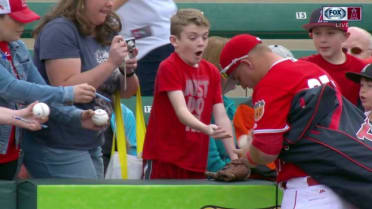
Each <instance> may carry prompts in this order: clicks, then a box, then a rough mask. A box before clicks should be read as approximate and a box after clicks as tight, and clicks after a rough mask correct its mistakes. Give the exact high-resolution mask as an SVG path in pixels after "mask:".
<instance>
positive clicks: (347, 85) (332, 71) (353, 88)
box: [301, 54, 366, 105]
mask: <svg viewBox="0 0 372 209" xmlns="http://www.w3.org/2000/svg"><path fill="white" fill-rule="evenodd" d="M301 59H303V60H306V61H309V62H312V63H315V64H317V65H318V66H320V67H321V68H323V69H324V70H325V71H327V72H328V74H329V75H331V77H332V78H333V79H334V80H335V81H336V83H337V86H338V88H339V89H340V91H341V94H342V95H343V96H344V97H346V98H347V99H348V100H349V101H351V102H352V103H353V104H354V105H358V99H359V88H360V85H359V84H357V83H355V82H353V81H351V80H349V79H348V78H346V75H345V74H346V72H356V73H360V71H361V70H362V69H363V68H364V66H365V65H366V64H365V63H364V62H363V61H362V60H360V59H358V58H356V57H354V56H352V55H349V54H346V61H345V62H344V63H343V64H340V65H334V64H331V63H329V62H327V61H326V60H325V59H323V57H322V56H321V55H320V54H316V55H312V56H309V57H304V58H301Z"/></svg>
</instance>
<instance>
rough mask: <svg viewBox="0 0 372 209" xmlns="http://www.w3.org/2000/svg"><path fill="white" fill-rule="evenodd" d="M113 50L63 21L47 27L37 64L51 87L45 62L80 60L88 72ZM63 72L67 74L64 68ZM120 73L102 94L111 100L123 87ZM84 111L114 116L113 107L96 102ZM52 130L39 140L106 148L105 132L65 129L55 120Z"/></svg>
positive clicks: (39, 40)
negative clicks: (96, 110)
mask: <svg viewBox="0 0 372 209" xmlns="http://www.w3.org/2000/svg"><path fill="white" fill-rule="evenodd" d="M108 50H109V47H108V46H103V45H101V44H99V43H98V42H97V41H96V40H95V39H94V38H93V37H91V36H87V37H84V36H82V35H80V33H79V31H78V29H77V27H76V26H75V25H74V24H73V23H72V22H71V21H70V20H68V19H66V18H64V17H60V18H57V19H54V20H52V21H51V22H49V23H48V24H46V25H45V26H44V28H43V30H42V31H41V32H40V34H39V36H38V37H37V40H36V42H35V51H34V53H35V54H34V62H35V65H36V67H37V68H38V69H39V71H40V73H41V75H42V76H43V77H44V79H45V80H46V81H47V82H48V83H49V80H48V77H47V74H46V70H45V60H48V59H64V58H80V59H81V64H82V69H81V72H85V71H88V70H90V69H92V68H94V67H96V66H97V65H99V64H100V63H102V62H104V61H106V60H107V58H108V55H109V54H108V53H109V51H108ZM60 70H63V69H62V68H61V69H60ZM119 75H120V73H119V72H118V71H115V72H114V73H113V75H112V76H111V77H110V78H109V79H107V80H106V82H105V84H104V85H102V86H101V87H100V88H99V89H98V91H100V92H101V93H103V94H105V95H106V96H108V97H110V95H111V94H112V93H113V92H114V90H115V89H117V88H119V87H120V78H119ZM76 106H77V107H79V108H81V109H97V108H103V109H105V110H106V111H108V113H109V115H111V112H112V106H111V104H109V103H107V102H105V101H104V100H102V99H99V98H96V99H95V100H94V101H93V102H91V103H89V104H79V105H76ZM48 126H49V128H48V129H44V130H42V131H39V132H36V133H35V134H34V136H36V138H37V140H38V141H40V142H42V143H44V144H47V145H48V146H51V147H57V148H72V149H84V150H86V149H91V148H95V147H97V146H100V145H102V143H103V134H102V132H95V131H89V130H86V129H82V128H79V127H75V128H70V127H64V126H63V125H60V124H58V123H56V121H54V120H53V118H50V119H49V121H48Z"/></svg>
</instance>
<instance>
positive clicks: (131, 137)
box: [111, 104, 137, 156]
mask: <svg viewBox="0 0 372 209" xmlns="http://www.w3.org/2000/svg"><path fill="white" fill-rule="evenodd" d="M121 112H122V116H123V122H124V130H125V135H126V137H127V139H128V140H127V141H128V142H129V150H127V153H128V154H130V155H135V156H136V155H137V137H136V117H135V116H134V113H133V112H132V110H130V109H129V108H128V107H127V106H125V105H124V104H121ZM111 128H112V131H113V132H114V133H115V132H116V123H115V114H114V112H113V113H112V117H111Z"/></svg>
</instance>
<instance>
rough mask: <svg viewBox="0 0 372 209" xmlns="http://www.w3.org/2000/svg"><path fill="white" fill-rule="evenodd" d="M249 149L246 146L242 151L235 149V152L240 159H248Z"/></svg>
mask: <svg viewBox="0 0 372 209" xmlns="http://www.w3.org/2000/svg"><path fill="white" fill-rule="evenodd" d="M249 147H250V146H245V147H242V148H240V149H233V152H234V153H236V154H237V155H238V157H239V158H246V156H247V152H248V151H249Z"/></svg>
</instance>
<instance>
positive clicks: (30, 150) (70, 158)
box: [22, 138, 104, 179]
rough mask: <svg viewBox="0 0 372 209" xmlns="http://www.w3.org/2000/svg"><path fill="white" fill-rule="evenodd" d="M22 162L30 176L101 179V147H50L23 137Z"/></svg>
mask: <svg viewBox="0 0 372 209" xmlns="http://www.w3.org/2000/svg"><path fill="white" fill-rule="evenodd" d="M22 147H23V150H24V163H25V165H26V167H27V169H28V171H29V173H30V174H31V176H32V178H80V179H103V177H104V176H103V160H102V149H101V147H97V148H95V149H91V150H73V149H60V148H51V147H48V146H46V145H43V144H40V143H38V142H36V141H34V140H32V139H30V138H25V139H23V142H22Z"/></svg>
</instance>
